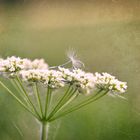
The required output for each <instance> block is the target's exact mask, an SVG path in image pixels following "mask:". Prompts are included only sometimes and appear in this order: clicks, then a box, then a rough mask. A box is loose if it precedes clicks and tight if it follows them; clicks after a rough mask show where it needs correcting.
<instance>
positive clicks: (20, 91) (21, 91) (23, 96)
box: [10, 79, 32, 108]
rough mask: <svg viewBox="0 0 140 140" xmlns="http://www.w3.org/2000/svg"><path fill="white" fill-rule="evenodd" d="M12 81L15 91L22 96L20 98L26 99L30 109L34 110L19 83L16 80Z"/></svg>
mask: <svg viewBox="0 0 140 140" xmlns="http://www.w3.org/2000/svg"><path fill="white" fill-rule="evenodd" d="M10 81H11V83H12V85H13V86H14V87H15V89H16V90H17V91H18V93H19V94H20V96H21V97H22V98H23V99H24V101H25V103H26V104H27V105H28V106H29V107H30V108H32V106H31V105H30V103H29V101H28V100H27V97H26V96H25V95H24V93H23V90H22V89H21V87H20V86H19V84H18V83H17V81H16V80H15V79H12V80H10ZM22 93H23V94H22Z"/></svg>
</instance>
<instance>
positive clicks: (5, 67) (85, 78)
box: [0, 56, 127, 93]
mask: <svg viewBox="0 0 140 140" xmlns="http://www.w3.org/2000/svg"><path fill="white" fill-rule="evenodd" d="M17 72H18V73H17ZM0 73H1V74H3V73H7V75H10V76H11V75H15V74H19V76H20V77H21V78H22V80H23V81H25V82H29V83H33V82H41V83H43V84H44V85H46V86H48V87H51V88H60V87H63V86H65V85H68V84H70V85H71V86H73V87H74V88H77V90H78V91H79V92H80V93H90V92H91V91H92V90H94V89H101V90H108V91H109V92H113V93H124V92H125V91H126V89H127V83H126V82H121V81H119V80H117V79H116V78H115V77H114V76H112V75H110V74H108V73H101V74H100V73H95V74H92V73H87V72H85V71H83V70H81V69H66V68H63V67H58V70H49V68H48V64H46V63H45V61H44V59H35V60H33V61H31V60H30V59H21V58H19V57H15V56H12V57H8V58H6V59H0Z"/></svg>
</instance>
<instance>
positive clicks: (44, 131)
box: [41, 122, 49, 140]
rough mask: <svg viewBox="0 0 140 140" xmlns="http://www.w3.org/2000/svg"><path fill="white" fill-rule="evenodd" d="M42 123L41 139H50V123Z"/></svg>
mask: <svg viewBox="0 0 140 140" xmlns="http://www.w3.org/2000/svg"><path fill="white" fill-rule="evenodd" d="M41 125H42V126H41V127H42V128H41V140H48V132H49V123H47V122H42V123H41Z"/></svg>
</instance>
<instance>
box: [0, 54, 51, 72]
mask: <svg viewBox="0 0 140 140" xmlns="http://www.w3.org/2000/svg"><path fill="white" fill-rule="evenodd" d="M28 69H48V64H46V63H45V61H44V59H35V60H33V61H31V60H30V59H26V58H24V59H21V58H20V57H15V56H12V57H7V58H6V59H0V73H2V74H3V73H5V74H6V73H7V75H8V74H10V75H13V74H15V73H16V72H18V71H20V70H28Z"/></svg>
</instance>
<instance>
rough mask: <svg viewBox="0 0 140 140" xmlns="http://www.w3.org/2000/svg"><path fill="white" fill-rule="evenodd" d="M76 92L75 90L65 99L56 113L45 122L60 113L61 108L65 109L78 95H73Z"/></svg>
mask: <svg viewBox="0 0 140 140" xmlns="http://www.w3.org/2000/svg"><path fill="white" fill-rule="evenodd" d="M76 91H77V89H75V90H74V91H73V92H72V93H71V95H70V96H69V98H67V100H66V101H65V103H63V104H62V105H61V106H60V107H59V108H58V109H57V110H56V111H55V113H54V114H53V115H52V116H50V118H47V120H48V121H49V120H50V119H51V118H52V117H53V116H55V115H56V114H57V113H58V112H59V111H61V110H62V109H63V108H65V107H66V106H67V105H68V104H69V103H71V102H72V101H73V100H74V99H75V98H76V97H77V96H78V95H79V93H77V94H76V93H75V92H76Z"/></svg>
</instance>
